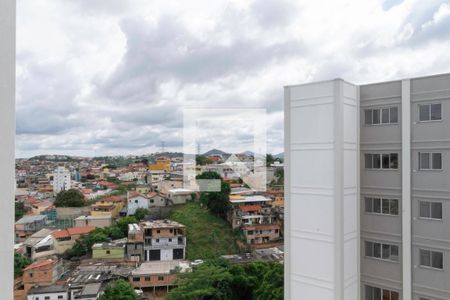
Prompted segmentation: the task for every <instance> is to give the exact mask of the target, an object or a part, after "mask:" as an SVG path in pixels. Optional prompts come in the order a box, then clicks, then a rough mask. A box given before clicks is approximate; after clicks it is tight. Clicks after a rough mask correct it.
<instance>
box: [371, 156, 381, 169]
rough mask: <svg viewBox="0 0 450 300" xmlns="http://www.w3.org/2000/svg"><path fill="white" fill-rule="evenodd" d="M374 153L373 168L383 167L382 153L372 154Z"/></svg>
mask: <svg viewBox="0 0 450 300" xmlns="http://www.w3.org/2000/svg"><path fill="white" fill-rule="evenodd" d="M372 155H373V168H374V169H379V168H380V167H381V157H380V156H381V155H380V154H372Z"/></svg>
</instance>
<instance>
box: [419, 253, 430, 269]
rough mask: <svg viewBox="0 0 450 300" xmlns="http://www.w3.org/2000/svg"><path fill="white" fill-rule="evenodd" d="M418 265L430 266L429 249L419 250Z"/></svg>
mask: <svg viewBox="0 0 450 300" xmlns="http://www.w3.org/2000/svg"><path fill="white" fill-rule="evenodd" d="M420 265H421V266H426V267H430V266H431V253H430V251H429V250H423V249H421V250H420Z"/></svg>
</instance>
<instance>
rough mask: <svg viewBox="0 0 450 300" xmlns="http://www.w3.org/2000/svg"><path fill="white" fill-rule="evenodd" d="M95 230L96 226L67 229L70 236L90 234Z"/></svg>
mask: <svg viewBox="0 0 450 300" xmlns="http://www.w3.org/2000/svg"><path fill="white" fill-rule="evenodd" d="M95 228H96V227H95V226H82V227H71V228H67V231H68V232H69V234H70V235H74V234H83V233H89V232H91V231H92V230H94V229H95Z"/></svg>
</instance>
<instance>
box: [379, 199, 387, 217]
mask: <svg viewBox="0 0 450 300" xmlns="http://www.w3.org/2000/svg"><path fill="white" fill-rule="evenodd" d="M381 204H382V205H381V208H382V209H381V212H382V213H383V214H385V215H388V214H389V199H383V200H382V203H381Z"/></svg>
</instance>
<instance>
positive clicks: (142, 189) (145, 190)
mask: <svg viewBox="0 0 450 300" xmlns="http://www.w3.org/2000/svg"><path fill="white" fill-rule="evenodd" d="M151 190H152V188H151V186H150V185H142V184H141V185H138V186H137V187H136V192H138V193H139V194H143V195H145V194H148V193H150V192H151Z"/></svg>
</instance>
